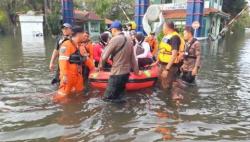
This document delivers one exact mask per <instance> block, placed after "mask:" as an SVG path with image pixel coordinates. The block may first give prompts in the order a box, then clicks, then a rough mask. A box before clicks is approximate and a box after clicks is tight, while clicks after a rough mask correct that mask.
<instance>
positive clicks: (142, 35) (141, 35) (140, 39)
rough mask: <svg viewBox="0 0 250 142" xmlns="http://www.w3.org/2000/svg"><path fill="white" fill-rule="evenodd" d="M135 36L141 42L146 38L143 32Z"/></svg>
mask: <svg viewBox="0 0 250 142" xmlns="http://www.w3.org/2000/svg"><path fill="white" fill-rule="evenodd" d="M135 38H136V39H137V41H139V42H143V41H144V39H145V37H144V34H143V32H137V33H136V36H135Z"/></svg>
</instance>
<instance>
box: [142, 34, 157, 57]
mask: <svg viewBox="0 0 250 142" xmlns="http://www.w3.org/2000/svg"><path fill="white" fill-rule="evenodd" d="M145 41H146V42H148V44H149V46H150V47H151V49H152V55H153V56H156V54H157V51H158V42H157V39H156V38H154V37H147V38H146V40H145Z"/></svg>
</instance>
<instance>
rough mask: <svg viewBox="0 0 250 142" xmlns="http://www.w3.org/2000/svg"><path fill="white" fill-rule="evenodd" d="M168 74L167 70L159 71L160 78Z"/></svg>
mask: <svg viewBox="0 0 250 142" xmlns="http://www.w3.org/2000/svg"><path fill="white" fill-rule="evenodd" d="M167 76H168V71H167V70H164V71H163V72H162V73H161V77H162V78H167Z"/></svg>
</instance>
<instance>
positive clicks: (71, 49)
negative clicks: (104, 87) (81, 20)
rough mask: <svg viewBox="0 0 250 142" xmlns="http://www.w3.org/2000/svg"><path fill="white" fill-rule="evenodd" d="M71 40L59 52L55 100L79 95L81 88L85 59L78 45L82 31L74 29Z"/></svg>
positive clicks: (77, 27) (78, 28)
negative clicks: (58, 72) (58, 84)
mask: <svg viewBox="0 0 250 142" xmlns="http://www.w3.org/2000/svg"><path fill="white" fill-rule="evenodd" d="M72 30H73V34H72V39H71V40H67V41H65V42H64V43H63V44H62V45H61V47H60V51H59V67H60V86H59V90H58V94H57V96H56V98H55V99H61V98H64V97H65V96H68V95H73V94H77V93H81V92H82V91H83V89H84V87H83V85H84V84H83V77H82V64H83V62H85V61H86V57H85V58H84V56H82V55H81V54H80V50H79V47H80V46H79V45H80V43H81V42H82V39H83V29H82V28H81V27H79V26H76V27H74V28H73V29H72Z"/></svg>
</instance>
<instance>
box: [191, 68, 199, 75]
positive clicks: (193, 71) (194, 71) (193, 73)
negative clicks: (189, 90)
mask: <svg viewBox="0 0 250 142" xmlns="http://www.w3.org/2000/svg"><path fill="white" fill-rule="evenodd" d="M197 74H198V69H197V68H194V69H193V70H192V76H196V75H197Z"/></svg>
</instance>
